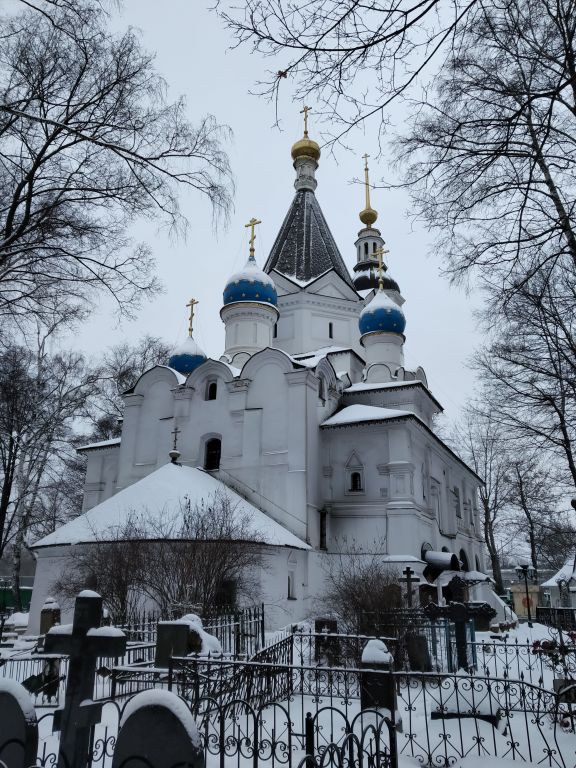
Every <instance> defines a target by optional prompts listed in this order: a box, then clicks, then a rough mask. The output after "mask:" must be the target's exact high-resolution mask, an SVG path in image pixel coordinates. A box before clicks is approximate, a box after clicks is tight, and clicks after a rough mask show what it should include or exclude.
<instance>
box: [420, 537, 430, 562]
mask: <svg viewBox="0 0 576 768" xmlns="http://www.w3.org/2000/svg"><path fill="white" fill-rule="evenodd" d="M431 550H432V544H430V543H429V542H428V541H426V542H425V543H424V544H422V548H421V549H420V559H421V560H424V561H425V560H426V552H430V551H431Z"/></svg>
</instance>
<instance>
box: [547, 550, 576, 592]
mask: <svg viewBox="0 0 576 768" xmlns="http://www.w3.org/2000/svg"><path fill="white" fill-rule="evenodd" d="M575 565H576V558H575V556H574V555H571V556H570V557H569V558H568V560H566V562H565V563H564V565H563V566H562V568H560V570H559V571H558V573H555V574H554V576H552V578H551V579H548V581H545V582H544V583H543V584H540V586H541V587H557V586H558V582H559V581H570V579H575V580H576V568H575V567H574V566H575Z"/></svg>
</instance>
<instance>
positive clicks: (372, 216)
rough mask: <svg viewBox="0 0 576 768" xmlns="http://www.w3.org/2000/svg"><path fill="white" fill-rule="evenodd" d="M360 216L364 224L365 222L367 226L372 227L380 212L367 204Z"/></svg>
mask: <svg viewBox="0 0 576 768" xmlns="http://www.w3.org/2000/svg"><path fill="white" fill-rule="evenodd" d="M358 217H359V218H360V221H361V222H362V224H365V225H366V226H367V227H371V226H372V224H374V222H375V221H376V219H377V218H378V212H377V211H375V210H374V208H371V207H370V206H367V207H366V208H364V210H363V211H360V213H359V214H358Z"/></svg>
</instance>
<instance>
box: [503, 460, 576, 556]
mask: <svg viewBox="0 0 576 768" xmlns="http://www.w3.org/2000/svg"><path fill="white" fill-rule="evenodd" d="M550 465H551V461H550V457H546V456H543V455H542V453H539V454H536V453H534V452H532V453H531V452H530V451H529V450H523V451H518V450H516V451H514V453H513V454H512V455H511V461H510V508H511V512H512V518H511V521H510V522H511V525H512V526H513V527H514V528H515V529H516V533H517V535H518V537H519V538H522V539H523V540H524V541H525V542H526V543H527V544H528V546H529V548H530V558H531V561H532V564H533V565H534V567H535V568H540V567H541V565H542V563H541V554H542V553H543V552H545V551H546V539H547V538H548V536H549V535H550V533H553V532H557V531H558V530H559V529H564V530H565V528H564V525H563V522H564V520H563V518H564V515H563V514H562V513H560V512H558V505H559V502H560V489H559V486H558V483H557V478H556V477H555V473H553V472H552V471H551V469H550ZM546 559H548V558H546ZM559 560H561V561H562V562H560V563H559V565H558V567H560V566H561V565H563V563H564V558H563V557H562V556H561V557H560V558H559V559H558V560H557V561H556V562H559Z"/></svg>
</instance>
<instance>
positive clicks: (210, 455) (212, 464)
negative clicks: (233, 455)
mask: <svg viewBox="0 0 576 768" xmlns="http://www.w3.org/2000/svg"><path fill="white" fill-rule="evenodd" d="M221 452H222V441H221V440H220V439H219V438H218V437H213V438H212V439H211V440H208V442H207V443H206V449H205V452H204V469H206V470H208V472H211V471H213V470H215V469H220V454H221Z"/></svg>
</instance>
